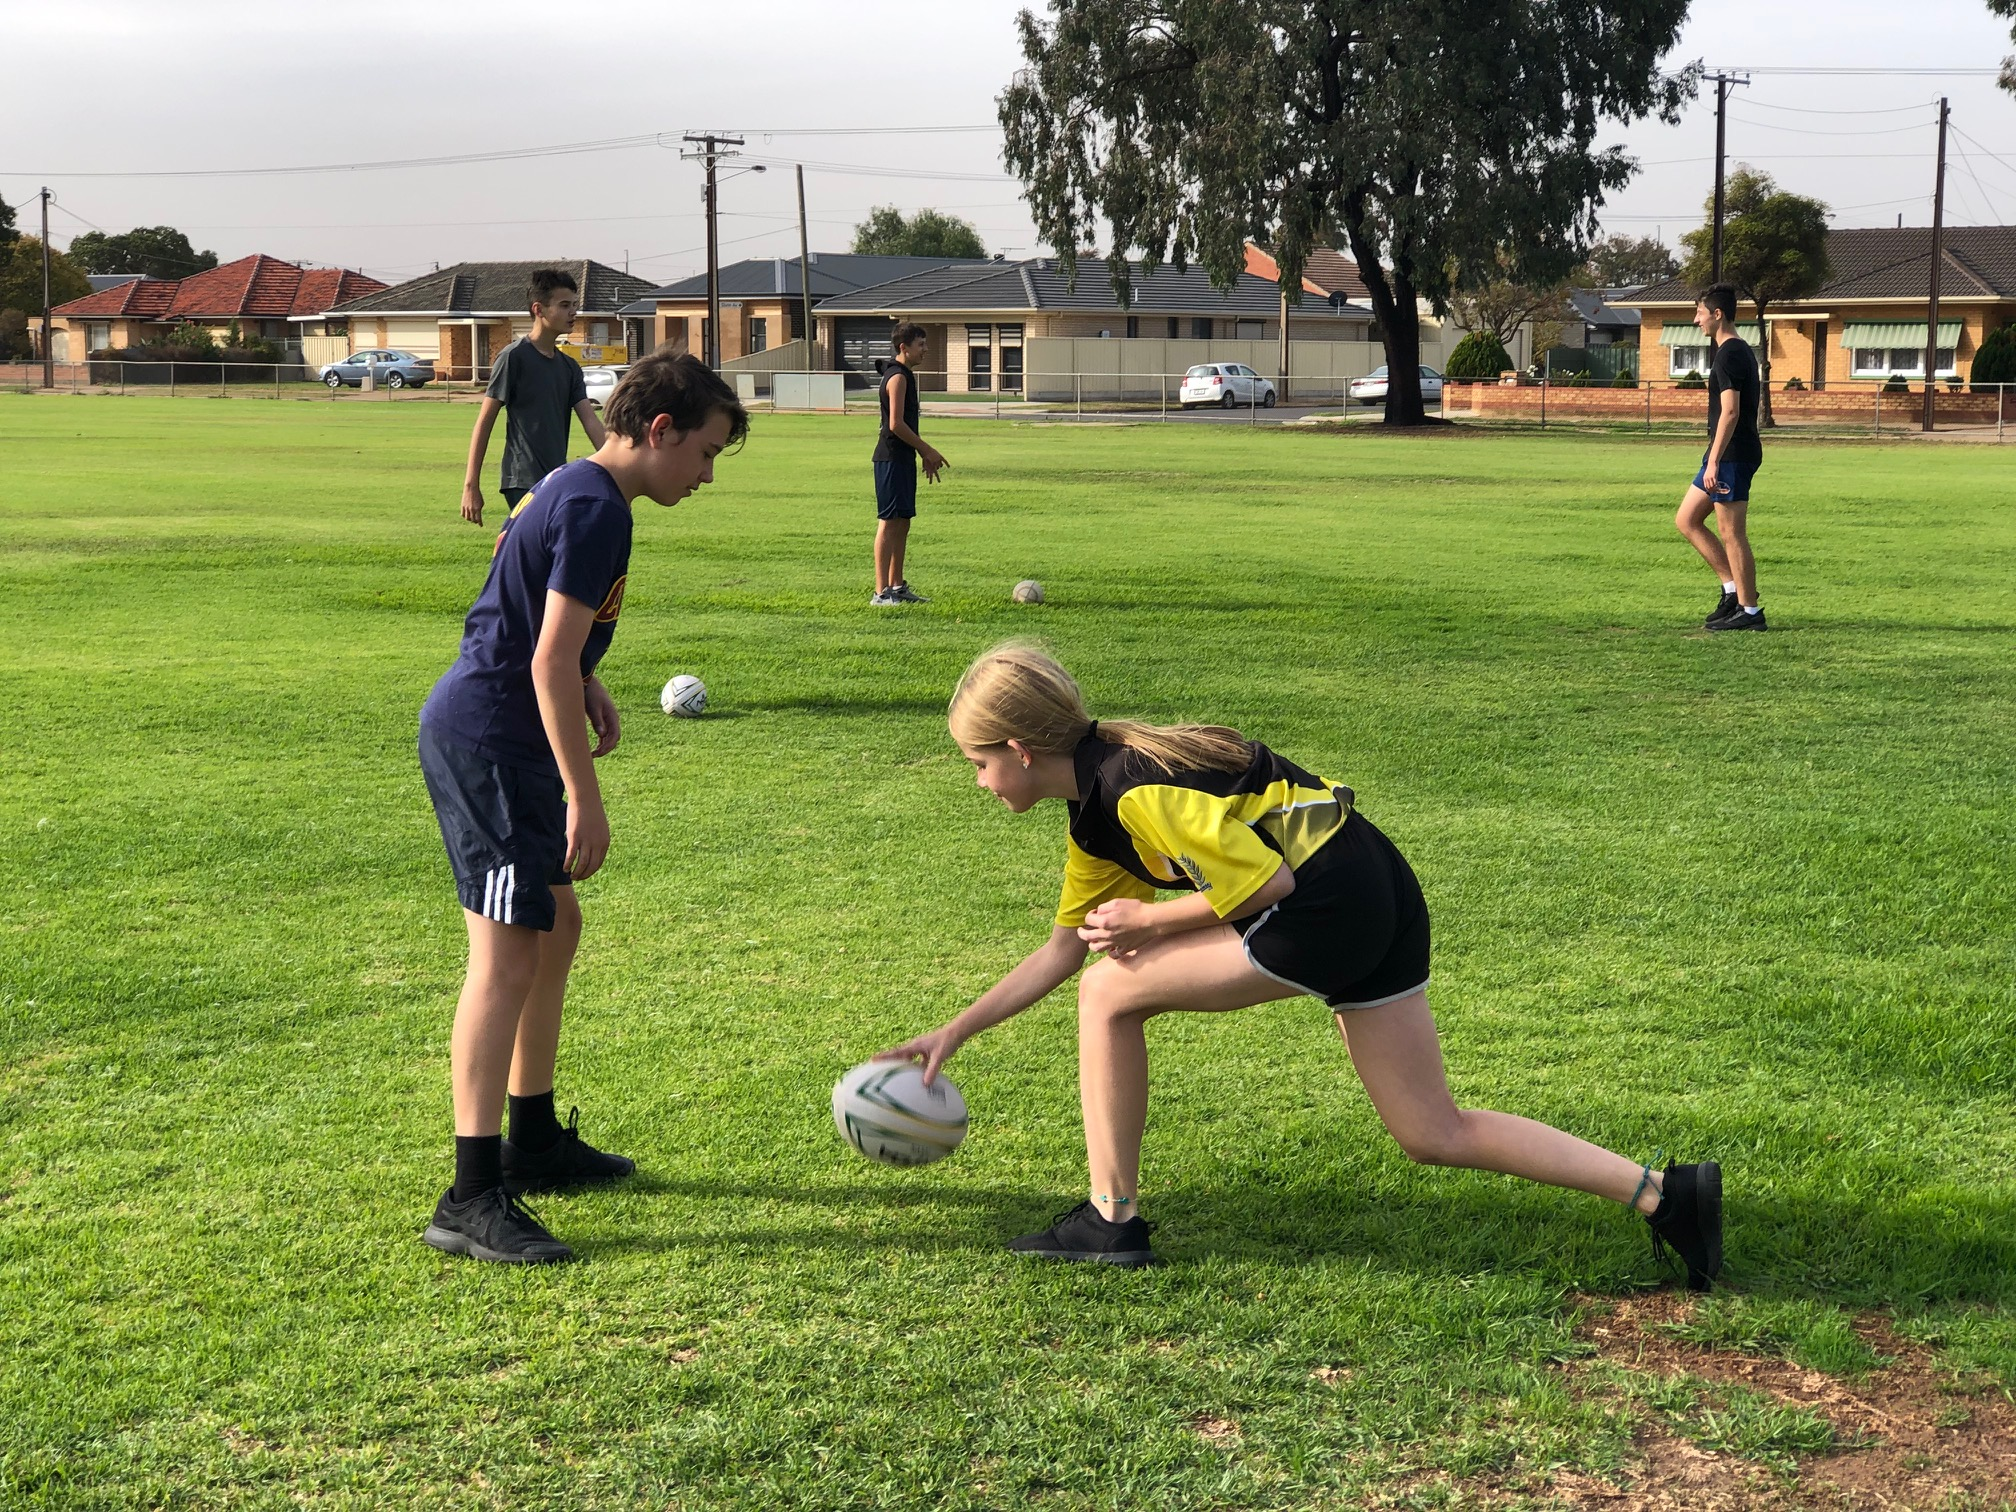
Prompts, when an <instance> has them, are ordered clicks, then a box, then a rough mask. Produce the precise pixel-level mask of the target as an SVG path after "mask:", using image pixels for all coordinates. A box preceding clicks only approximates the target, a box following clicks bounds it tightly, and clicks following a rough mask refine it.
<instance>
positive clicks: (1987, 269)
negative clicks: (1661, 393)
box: [1611, 226, 2016, 388]
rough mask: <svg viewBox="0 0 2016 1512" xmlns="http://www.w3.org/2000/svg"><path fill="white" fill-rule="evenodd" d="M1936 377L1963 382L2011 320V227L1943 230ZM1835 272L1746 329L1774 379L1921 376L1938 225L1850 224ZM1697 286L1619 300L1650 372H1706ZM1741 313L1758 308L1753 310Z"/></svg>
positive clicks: (1806, 382)
mask: <svg viewBox="0 0 2016 1512" xmlns="http://www.w3.org/2000/svg"><path fill="white" fill-rule="evenodd" d="M1941 239H1942V247H1941V257H1940V265H1939V341H1938V369H1937V376H1938V377H1941V378H1965V377H1966V376H1967V375H1968V373H1969V372H1970V370H1971V368H1972V364H1973V361H1974V354H1975V353H1976V352H1977V351H1979V350H1980V347H1981V343H1982V342H1983V341H1985V340H1986V339H1987V338H1988V336H1989V335H1990V333H1992V332H1994V331H1997V330H2000V329H2001V328H2002V327H2003V326H2005V325H2008V324H2010V323H2011V322H2012V321H2016V226H1948V227H1946V228H1945V229H1944V231H1943V232H1942V233H1941ZM1827 260H1828V262H1829V263H1830V264H1832V266H1833V277H1832V279H1830V280H1829V282H1828V283H1827V285H1826V286H1825V287H1824V288H1822V289H1821V290H1820V291H1819V292H1818V293H1816V294H1814V295H1813V296H1812V298H1810V299H1802V300H1800V301H1798V302H1797V303H1790V304H1783V305H1770V306H1767V307H1766V309H1765V311H1764V327H1765V329H1761V330H1760V329H1758V328H1757V326H1756V324H1755V321H1754V319H1752V320H1749V321H1747V322H1746V323H1745V324H1746V329H1745V331H1744V334H1745V335H1746V336H1747V337H1749V338H1750V339H1751V340H1752V341H1753V342H1754V341H1762V342H1765V343H1768V346H1767V350H1768V351H1769V353H1770V357H1771V368H1772V372H1771V377H1772V381H1773V382H1774V383H1780V384H1782V383H1785V382H1787V381H1788V380H1790V379H1792V378H1797V379H1798V380H1799V382H1800V383H1801V385H1803V386H1808V387H1812V388H1824V387H1826V385H1827V384H1828V383H1830V382H1835V383H1838V382H1842V381H1844V380H1852V379H1863V380H1867V379H1882V378H1888V377H1890V376H1891V375H1893V374H1901V375H1903V376H1904V377H1906V378H1921V379H1922V378H1923V377H1924V376H1925V346H1926V337H1927V335H1928V334H1929V329H1928V320H1927V315H1928V311H1927V308H1926V304H1927V299H1928V297H1929V295H1930V293H1931V283H1932V232H1931V229H1930V228H1929V227H1925V226H1898V227H1890V226H1866V227H1851V228H1844V229H1840V230H1834V231H1829V232H1828V233H1827ZM1694 294H1695V290H1694V289H1693V288H1691V287H1690V286H1689V285H1687V284H1686V283H1684V282H1682V281H1681V280H1680V279H1677V278H1669V279H1667V280H1665V281H1664V282H1662V283H1657V284H1653V285H1651V286H1650V287H1648V288H1645V289H1641V290H1640V291H1639V292H1638V293H1636V294H1634V295H1630V296H1627V297H1624V298H1619V299H1615V300H1612V301H1611V303H1613V304H1618V305H1632V306H1635V307H1636V308H1637V309H1638V310H1639V311H1640V312H1641V313H1642V316H1643V322H1644V323H1643V327H1642V332H1643V334H1642V336H1641V344H1642V348H1643V351H1644V354H1645V366H1644V372H1645V376H1647V377H1653V378H1664V377H1668V376H1675V377H1677V376H1680V375H1682V374H1684V373H1686V372H1688V371H1690V370H1692V371H1698V372H1706V371H1707V367H1708V361H1707V358H1708V353H1707V349H1706V344H1705V343H1704V342H1703V341H1702V339H1701V334H1700V332H1699V331H1697V330H1695V328H1694ZM1738 314H1739V316H1752V315H1754V312H1753V311H1751V310H1750V309H1747V308H1745V309H1742V310H1739V311H1738ZM1655 353H1657V354H1661V355H1663V360H1660V357H1659V356H1655Z"/></svg>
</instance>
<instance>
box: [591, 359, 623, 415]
mask: <svg viewBox="0 0 2016 1512" xmlns="http://www.w3.org/2000/svg"><path fill="white" fill-rule="evenodd" d="M629 371H630V369H629V366H628V365H627V364H626V365H624V366H621V367H591V368H583V369H581V383H582V385H583V387H585V388H586V389H587V390H588V402H589V403H590V404H592V405H594V406H595V408H597V409H600V408H602V406H603V405H605V404H607V403H608V402H609V396H610V395H611V394H613V393H615V392H616V385H617V384H619V383H621V382H622V381H623V375H624V374H625V373H627V372H629Z"/></svg>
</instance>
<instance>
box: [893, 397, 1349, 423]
mask: <svg viewBox="0 0 2016 1512" xmlns="http://www.w3.org/2000/svg"><path fill="white" fill-rule="evenodd" d="M924 413H925V414H927V415H930V416H931V417H932V418H934V419H937V418H941V417H942V418H945V419H965V420H992V419H995V418H997V416H996V415H995V413H994V409H993V406H991V405H985V404H941V405H933V404H931V403H930V402H929V401H928V400H927V401H926V402H925V404H924ZM1342 414H1343V406H1342V405H1341V404H1340V403H1338V402H1337V401H1336V400H1332V401H1330V402H1329V403H1327V404H1307V405H1305V404H1278V405H1276V406H1275V407H1274V408H1273V409H1271V410H1270V409H1261V410H1246V409H1232V410H1228V409H1218V408H1212V409H1194V410H1185V409H1176V408H1171V409H1170V410H1169V411H1168V412H1167V414H1166V415H1165V414H1163V413H1161V412H1158V411H1156V410H1152V409H1101V408H1099V407H1098V406H1097V405H1094V404H1087V405H1086V406H1085V408H1084V411H1083V412H1082V413H1081V412H1079V411H1078V410H1077V409H1076V408H1074V407H1073V406H1071V405H1068V404H1062V405H1019V404H1018V405H1012V406H1007V407H1004V408H1003V409H1002V411H1001V413H1000V415H999V416H998V418H1000V419H1003V420H1033V421H1042V422H1047V423H1051V424H1059V423H1063V424H1070V423H1076V422H1080V421H1083V422H1085V423H1087V424H1091V423H1094V422H1097V423H1101V424H1113V423H1116V422H1122V421H1124V422H1127V423H1129V424H1135V425H1139V424H1143V423H1146V424H1149V425H1156V424H1169V425H1280V424H1283V423H1284V422H1286V421H1290V420H1303V419H1306V418H1308V417H1309V416H1311V415H1327V416H1332V417H1336V416H1339V415H1342ZM1379 415H1380V411H1379V409H1378V408H1377V407H1376V406H1360V405H1354V406H1353V407H1352V409H1351V411H1350V415H1349V418H1350V419H1352V420H1354V421H1355V420H1376V419H1378V418H1379Z"/></svg>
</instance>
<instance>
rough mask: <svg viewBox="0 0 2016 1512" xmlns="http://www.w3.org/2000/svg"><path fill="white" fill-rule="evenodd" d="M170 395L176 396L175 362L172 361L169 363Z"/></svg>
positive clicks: (170, 396)
mask: <svg viewBox="0 0 2016 1512" xmlns="http://www.w3.org/2000/svg"><path fill="white" fill-rule="evenodd" d="M168 397H169V398H170V399H173V398H174V397H175V364H174V363H172V362H171V363H169V364H168Z"/></svg>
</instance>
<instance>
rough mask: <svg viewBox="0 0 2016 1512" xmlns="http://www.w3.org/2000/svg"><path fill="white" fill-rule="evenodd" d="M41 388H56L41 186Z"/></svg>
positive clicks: (45, 204) (45, 207)
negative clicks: (51, 342)
mask: <svg viewBox="0 0 2016 1512" xmlns="http://www.w3.org/2000/svg"><path fill="white" fill-rule="evenodd" d="M42 387H44V388H45V389H53V388H54V387H56V349H55V348H54V347H52V346H50V345H49V186H48V185H47V184H44V185H43V186H42Z"/></svg>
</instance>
